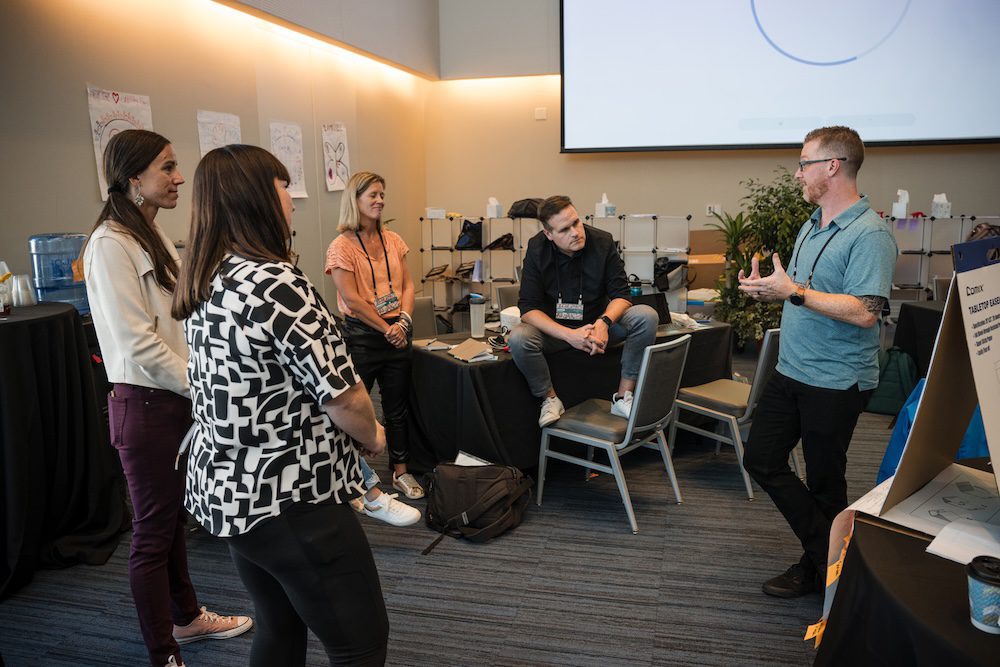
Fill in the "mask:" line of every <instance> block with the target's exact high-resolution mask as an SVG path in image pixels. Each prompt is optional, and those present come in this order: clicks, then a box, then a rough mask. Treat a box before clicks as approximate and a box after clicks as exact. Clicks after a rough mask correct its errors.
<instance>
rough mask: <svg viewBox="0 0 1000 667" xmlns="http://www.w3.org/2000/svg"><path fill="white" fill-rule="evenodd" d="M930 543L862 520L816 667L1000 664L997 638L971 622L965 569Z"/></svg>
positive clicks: (853, 539) (876, 521)
mask: <svg viewBox="0 0 1000 667" xmlns="http://www.w3.org/2000/svg"><path fill="white" fill-rule="evenodd" d="M929 543H930V538H929V537H925V536H915V535H909V534H904V533H902V532H899V529H898V528H896V527H892V526H891V525H881V522H880V520H879V519H874V518H869V517H862V516H861V515H859V516H858V519H857V521H856V522H855V527H854V537H853V538H852V539H851V543H850V545H849V546H848V548H847V556H846V558H845V559H844V568H843V570H842V572H841V575H840V583H839V584H838V586H837V594H836V596H835V597H834V599H833V607H832V608H831V610H830V617H829V619H828V622H827V627H826V631H825V633H824V634H823V641H822V643H821V644H820V647H819V651H818V653H817V654H816V661H815V663H814V664H816V665H852V666H861V665H873V666H874V665H878V666H879V667H883V666H887V665H948V666H949V667H957V666H958V665H998V664H1000V635H991V634H989V633H986V632H983V631H981V630H977V629H976V628H975V627H973V625H972V623H971V622H970V621H969V602H968V599H969V588H968V583H967V582H966V576H965V566H963V565H961V564H959V563H956V562H954V561H950V560H947V559H944V558H940V557H938V556H933V555H931V554H928V553H927V552H926V549H927V545H928V544H929Z"/></svg>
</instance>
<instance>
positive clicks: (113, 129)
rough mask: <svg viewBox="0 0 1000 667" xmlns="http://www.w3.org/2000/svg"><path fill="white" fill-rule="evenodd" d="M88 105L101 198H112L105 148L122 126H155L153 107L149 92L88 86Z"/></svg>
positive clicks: (127, 127)
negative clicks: (106, 167)
mask: <svg viewBox="0 0 1000 667" xmlns="http://www.w3.org/2000/svg"><path fill="white" fill-rule="evenodd" d="M87 106H88V108H89V110H90V130H91V134H92V138H93V140H94V158H95V159H96V161H97V182H98V185H99V187H100V189H101V199H102V200H103V201H107V199H108V184H107V182H106V181H105V180H104V148H105V147H106V146H107V145H108V142H109V141H111V137H113V136H115V135H116V134H118V133H119V132H121V131H122V130H152V129H153V110H152V108H151V107H150V105H149V97H147V96H146V95H134V94H132V93H122V92H119V91H117V90H104V89H103V88H98V87H96V86H91V85H88V86H87Z"/></svg>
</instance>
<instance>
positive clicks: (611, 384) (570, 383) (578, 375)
mask: <svg viewBox="0 0 1000 667" xmlns="http://www.w3.org/2000/svg"><path fill="white" fill-rule="evenodd" d="M684 333H691V334H692V338H691V347H690V349H689V351H688V357H687V363H686V364H685V367H684V376H683V378H682V380H681V384H682V385H683V386H693V385H697V384H703V383H705V382H711V381H712V380H718V379H719V378H723V377H730V376H731V375H732V328H731V327H730V326H729V325H728V324H714V325H711V326H710V327H708V328H705V329H698V330H695V331H691V332H686V331H683V330H674V331H670V332H669V333H665V334H663V335H662V336H658V342H663V341H665V340H668V339H669V338H676V337H677V336H681V335H683V334H684ZM466 337H467V335H466V334H454V335H451V336H439V340H444V341H448V342H452V343H456V342H460V341H462V340H465V338H466ZM621 349H622V348H621V346H618V347H616V348H612V349H610V350H608V352H607V353H606V354H603V355H597V356H593V357H591V356H587V355H586V354H584V353H582V352H579V351H578V350H566V351H564V352H559V353H556V354H552V355H549V356H548V361H549V370H550V372H551V374H552V383H553V385H554V386H555V389H556V393H557V394H559V398H560V399H562V401H563V404H564V405H565V406H566V407H567V408H569V407H572V406H574V405H576V404H578V403H581V402H583V401H585V400H586V399H588V398H595V397H596V398H607V399H610V398H611V395H612V394H613V393H614V392H615V391H617V389H618V379H619V376H620V374H621ZM498 356H499V359H498V360H497V361H487V362H479V363H474V364H468V363H465V362H463V361H458V360H457V359H455V358H454V357H451V356H450V355H448V353H447V352H428V351H427V350H422V349H415V350H414V352H413V383H412V387H411V393H410V453H411V465H410V467H411V468H413V469H414V470H415V471H418V472H422V471H427V470H430V469H432V468H433V467H434V466H435V465H436V464H437V463H439V462H440V461H451V460H454V458H455V455H456V454H457V453H458V450H459V449H461V450H463V451H466V452H468V453H470V454H474V455H476V456H479V457H480V458H483V459H486V460H488V461H492V462H494V463H503V464H505V465H513V466H516V467H518V468H532V467H534V466H537V465H538V447H539V440H540V438H541V429H539V427H538V411H539V408H540V405H541V404H540V401H539V399H537V398H535V397H534V396H532V395H531V392H530V391H529V390H528V384H527V382H526V381H525V379H524V376H523V375H521V372H520V371H518V369H517V367H516V366H515V365H514V361H513V359H512V358H511V356H510V354H508V353H505V352H500V353H499V354H498Z"/></svg>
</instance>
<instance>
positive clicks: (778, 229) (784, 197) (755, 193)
mask: <svg viewBox="0 0 1000 667" xmlns="http://www.w3.org/2000/svg"><path fill="white" fill-rule="evenodd" d="M774 173H775V174H776V176H775V177H774V178H773V179H772V180H771V181H770V182H769V183H765V182H764V181H761V180H757V179H754V178H750V179H747V180H746V181H743V182H742V183H741V185H743V186H744V187H746V189H747V194H746V195H745V196H744V197H743V201H744V202H745V205H746V208H747V217H748V218H749V219H750V227H751V229H752V234H753V237H754V244H755V245H756V246H757V247H758V249H759V250H760V253H761V254H762V255H763V260H764V261H762V266H761V269H762V270H763V271H764V272H765V273H770V272H771V269H772V267H771V255H772V254H774V253H778V257H780V258H781V262H782V263H783V264H784V265H785V266H787V265H788V262H789V260H790V259H791V255H792V249H793V248H794V247H795V237H796V236H797V235H798V233H799V229H800V228H801V227H802V223H804V222H805V221H806V220H807V219H808V218H809V216H810V215H812V212H813V210H814V209H815V205H813V204H810V203H809V202H807V201H806V200H805V199H803V198H802V186H800V185H799V182H798V181H796V180H795V176H794V175H793V174H792V173H791V172H789V171H788V170H787V169H786V168H784V167H779V168H778V169H776V170H775V172H774Z"/></svg>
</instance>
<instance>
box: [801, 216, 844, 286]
mask: <svg viewBox="0 0 1000 667" xmlns="http://www.w3.org/2000/svg"><path fill="white" fill-rule="evenodd" d="M840 229H841V228H840V227H837V228H836V229H835V230H833V234H830V238H828V239H827V240H826V243H824V244H823V247H822V248H820V249H819V254H818V255H816V261H814V262H813V265H812V268H811V269H809V277H808V278H806V287H807V288H808V287H809V285H810V284H811V283H812V279H813V273H815V271H816V265H817V264H819V258H820V257H822V256H823V251H824V250H826V247H827V246H828V245H830V241H832V240H833V237H834V236H836V235H837V234H838V233H839V232H840ZM808 240H809V234H808V233H806V237H805V238H804V239H802V244H801V245H800V246H799V248H798V250H796V251H795V257H794V259H793V261H792V282H795V273H796V272H797V271H798V267H799V255H800V254H801V253H802V248H803V247H804V246H805V244H806V241H808Z"/></svg>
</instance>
